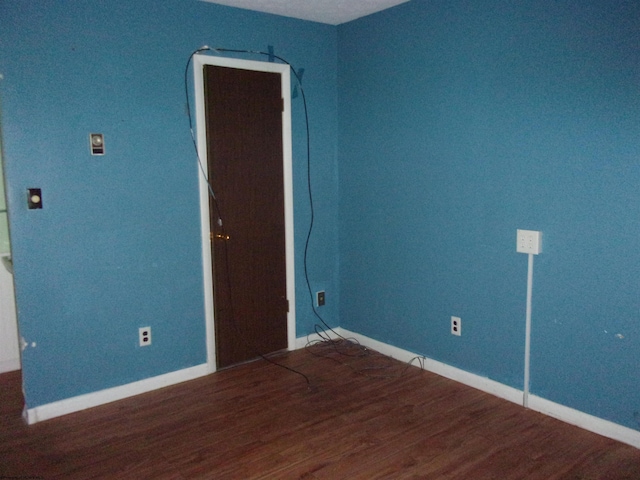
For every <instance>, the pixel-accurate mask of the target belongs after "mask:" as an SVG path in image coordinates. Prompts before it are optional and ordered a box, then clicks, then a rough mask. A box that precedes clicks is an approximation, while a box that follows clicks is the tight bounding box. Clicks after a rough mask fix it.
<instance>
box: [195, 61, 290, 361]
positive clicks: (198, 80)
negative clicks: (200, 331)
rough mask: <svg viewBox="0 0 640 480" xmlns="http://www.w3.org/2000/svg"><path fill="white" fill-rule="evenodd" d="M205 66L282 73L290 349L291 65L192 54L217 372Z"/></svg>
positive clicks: (208, 313)
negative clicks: (206, 176) (208, 182)
mask: <svg viewBox="0 0 640 480" xmlns="http://www.w3.org/2000/svg"><path fill="white" fill-rule="evenodd" d="M205 65H217V66H221V67H230V68H239V69H242V70H255V71H259V72H273V73H279V74H280V78H281V79H282V88H281V93H282V98H283V101H284V111H283V112H282V153H283V155H282V157H283V158H282V166H283V174H284V186H283V188H284V224H285V226H284V229H285V257H286V275H287V299H288V300H289V313H288V314H287V348H288V349H289V350H295V348H296V308H295V306H296V298H295V268H294V246H293V239H294V237H293V167H292V164H293V160H292V157H293V154H292V147H291V94H290V91H291V71H290V67H289V65H286V64H282V63H273V62H258V61H253V60H241V59H235V58H225V57H215V56H210V55H199V54H197V55H194V56H193V79H194V84H195V88H194V95H195V111H196V139H197V145H198V156H199V161H200V166H199V167H198V170H200V171H201V174H200V176H199V178H200V182H199V185H200V223H201V226H202V227H201V228H202V239H201V241H202V273H203V277H204V304H205V305H204V306H205V322H206V335H207V338H206V342H207V365H208V369H209V372H215V371H216V342H215V318H214V308H213V271H212V266H213V263H212V258H211V240H210V232H211V229H210V222H209V186H208V185H207V180H206V179H205V177H204V175H208V162H207V158H208V156H207V132H206V119H205V103H204V79H203V68H204V66H205Z"/></svg>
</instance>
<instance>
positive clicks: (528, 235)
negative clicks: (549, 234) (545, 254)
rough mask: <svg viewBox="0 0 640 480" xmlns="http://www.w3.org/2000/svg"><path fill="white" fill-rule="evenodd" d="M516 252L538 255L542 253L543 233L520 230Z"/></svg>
mask: <svg viewBox="0 0 640 480" xmlns="http://www.w3.org/2000/svg"><path fill="white" fill-rule="evenodd" d="M516 252H518V253H532V254H533V255H538V254H539V253H540V252H542V232H538V231H536V230H520V229H518V233H517V239H516Z"/></svg>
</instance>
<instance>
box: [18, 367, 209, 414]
mask: <svg viewBox="0 0 640 480" xmlns="http://www.w3.org/2000/svg"><path fill="white" fill-rule="evenodd" d="M209 373H211V370H210V368H209V366H208V365H207V364H202V365H197V366H195V367H190V368H185V369H183V370H178V371H176V372H170V373H165V374H164V375H158V376H157V377H151V378H145V379H144V380H140V381H137V382H133V383H128V384H126V385H121V386H119V387H113V388H107V389H106V390H100V391H98V392H92V393H87V394H85V395H79V396H77V397H72V398H67V399H65V400H60V401H57V402H52V403H48V404H45V405H40V406H39V407H34V408H29V409H26V410H25V411H24V413H23V416H24V417H25V420H26V422H27V423H28V424H29V425H31V424H33V423H37V422H42V421H44V420H49V419H51V418H55V417H59V416H62V415H67V414H69V413H73V412H79V411H81V410H85V409H87V408H92V407H97V406H99V405H104V404H106V403H111V402H115V401H117V400H122V399H124V398H128V397H133V396H135V395H140V394H141V393H147V392H150V391H152V390H157V389H159V388H163V387H168V386H170V385H175V384H176V383H182V382H186V381H188V380H193V379H195V378H198V377H202V376H204V375H208V374H209Z"/></svg>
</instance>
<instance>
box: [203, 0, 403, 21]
mask: <svg viewBox="0 0 640 480" xmlns="http://www.w3.org/2000/svg"><path fill="white" fill-rule="evenodd" d="M204 1H205V2H210V3H218V4H220V5H227V6H230V7H238V8H245V9H248V10H256V11H258V12H266V13H275V14H276V15H284V16H285V17H294V18H300V19H302V20H311V21H313V22H320V23H328V24H330V25H339V24H341V23H345V22H350V21H351V20H355V19H356V18H360V17H364V16H365V15H370V14H372V13H375V12H379V11H380V10H385V9H387V8H390V7H394V6H396V5H400V4H401V3H405V2H408V1H409V0H204Z"/></svg>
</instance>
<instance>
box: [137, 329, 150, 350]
mask: <svg viewBox="0 0 640 480" xmlns="http://www.w3.org/2000/svg"><path fill="white" fill-rule="evenodd" d="M138 335H139V336H140V346H141V347H146V346H147V345H151V327H141V328H139V329H138Z"/></svg>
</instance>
